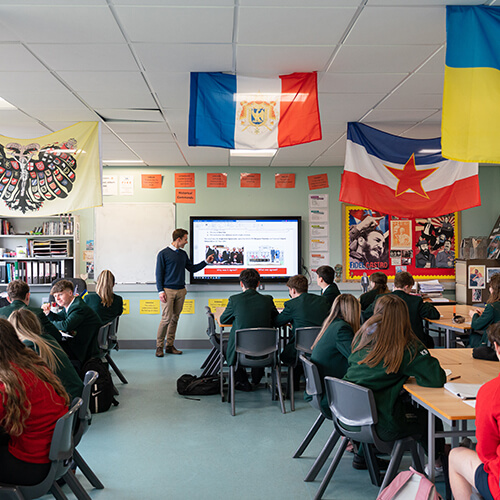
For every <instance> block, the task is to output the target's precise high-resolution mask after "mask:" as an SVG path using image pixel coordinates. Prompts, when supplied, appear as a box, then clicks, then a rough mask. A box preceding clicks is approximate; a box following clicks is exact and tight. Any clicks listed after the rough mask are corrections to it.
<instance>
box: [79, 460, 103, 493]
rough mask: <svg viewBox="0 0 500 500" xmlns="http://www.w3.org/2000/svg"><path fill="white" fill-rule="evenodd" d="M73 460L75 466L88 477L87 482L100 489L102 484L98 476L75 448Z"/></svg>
mask: <svg viewBox="0 0 500 500" xmlns="http://www.w3.org/2000/svg"><path fill="white" fill-rule="evenodd" d="M73 460H74V462H75V464H76V465H77V467H78V468H79V469H80V470H81V471H82V474H83V475H84V476H85V477H86V478H87V479H88V481H89V483H90V484H91V485H92V486H93V487H94V488H97V489H98V490H102V489H103V488H104V485H103V484H102V483H101V481H100V480H99V478H98V477H97V476H96V475H95V473H94V471H93V470H92V469H91V468H90V467H89V466H88V464H87V462H85V460H84V458H83V457H82V456H81V455H80V453H78V450H75V451H74V453H73Z"/></svg>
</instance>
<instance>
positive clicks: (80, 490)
mask: <svg viewBox="0 0 500 500" xmlns="http://www.w3.org/2000/svg"><path fill="white" fill-rule="evenodd" d="M63 477H64V480H65V481H66V484H67V485H68V486H69V488H70V490H71V491H72V492H73V493H74V495H75V497H76V498H77V499H78V500H92V499H91V498H90V496H89V494H88V493H87V492H86V491H85V489H84V487H83V486H82V483H80V481H78V479H77V477H76V476H75V474H73V471H71V470H69V471H68V472H66V474H64V476H63Z"/></svg>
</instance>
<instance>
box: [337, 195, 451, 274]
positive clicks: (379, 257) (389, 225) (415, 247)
mask: <svg viewBox="0 0 500 500" xmlns="http://www.w3.org/2000/svg"><path fill="white" fill-rule="evenodd" d="M343 210H344V222H343V225H344V245H343V255H344V266H345V267H344V268H345V270H346V271H345V276H346V279H347V281H349V280H360V279H361V277H362V276H363V274H364V273H367V274H368V275H370V274H371V273H372V272H374V271H383V272H384V273H385V274H387V276H388V278H389V279H393V278H394V275H395V274H396V272H398V271H408V272H410V273H411V274H412V275H413V276H414V277H415V279H445V280H448V279H449V280H452V279H455V259H456V258H457V257H458V247H459V246H460V225H459V213H458V212H455V213H452V214H447V215H442V216H439V217H429V218H426V219H404V218H400V217H395V216H390V215H387V214H384V213H382V212H378V211H376V210H369V209H366V208H364V207H359V206H353V205H346V204H344V205H343Z"/></svg>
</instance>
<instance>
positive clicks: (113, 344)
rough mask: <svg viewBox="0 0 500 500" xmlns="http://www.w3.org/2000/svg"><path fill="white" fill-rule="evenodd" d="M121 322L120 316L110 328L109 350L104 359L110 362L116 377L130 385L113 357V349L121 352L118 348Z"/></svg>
mask: <svg viewBox="0 0 500 500" xmlns="http://www.w3.org/2000/svg"><path fill="white" fill-rule="evenodd" d="M119 321H120V316H117V317H116V318H115V319H114V320H113V321H111V324H110V326H109V328H108V338H107V348H106V353H105V355H104V357H105V358H106V361H107V362H108V364H109V366H111V368H113V371H114V372H115V373H116V376H117V377H118V378H119V379H120V380H121V381H122V383H123V384H128V380H127V379H126V378H125V375H123V373H122V372H121V370H120V369H119V368H118V366H117V365H116V363H115V361H114V359H113V358H112V357H111V349H115V351H118V350H119V346H118V323H119Z"/></svg>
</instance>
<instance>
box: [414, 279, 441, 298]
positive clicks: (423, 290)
mask: <svg viewBox="0 0 500 500" xmlns="http://www.w3.org/2000/svg"><path fill="white" fill-rule="evenodd" d="M418 290H419V292H420V295H422V297H423V298H429V299H431V300H432V301H435V302H443V301H445V300H446V299H444V298H443V290H444V288H443V285H441V283H439V281H438V280H429V281H421V282H419V283H418Z"/></svg>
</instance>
